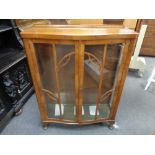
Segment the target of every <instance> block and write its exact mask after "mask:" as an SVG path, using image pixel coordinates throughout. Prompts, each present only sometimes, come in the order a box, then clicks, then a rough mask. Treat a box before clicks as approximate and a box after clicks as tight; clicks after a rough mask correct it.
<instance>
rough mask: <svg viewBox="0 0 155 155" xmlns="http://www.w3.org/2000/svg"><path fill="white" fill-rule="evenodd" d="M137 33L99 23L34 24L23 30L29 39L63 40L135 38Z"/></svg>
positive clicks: (25, 36) (23, 35) (24, 36)
mask: <svg viewBox="0 0 155 155" xmlns="http://www.w3.org/2000/svg"><path fill="white" fill-rule="evenodd" d="M137 35H138V33H137V32H135V31H134V30H131V29H127V28H123V27H118V26H110V27H109V26H99V25H96V26H95V25H34V26H33V27H31V28H28V29H25V30H24V31H22V32H21V36H22V38H27V39H63V40H97V39H131V38H132V39H133V38H137Z"/></svg>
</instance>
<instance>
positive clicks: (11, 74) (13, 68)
mask: <svg viewBox="0 0 155 155" xmlns="http://www.w3.org/2000/svg"><path fill="white" fill-rule="evenodd" d="M32 93H33V87H32V81H31V76H30V72H29V68H28V65H27V60H26V56H25V53H24V50H23V42H22V40H21V38H20V36H19V29H18V27H17V26H16V24H15V22H14V20H8V19H3V20H0V131H2V129H3V128H4V127H5V125H6V124H7V123H8V121H9V120H10V118H11V117H12V116H13V115H17V114H19V112H20V111H21V108H22V106H23V105H24V103H25V101H26V100H27V99H28V98H29V97H30V95H31V94H32Z"/></svg>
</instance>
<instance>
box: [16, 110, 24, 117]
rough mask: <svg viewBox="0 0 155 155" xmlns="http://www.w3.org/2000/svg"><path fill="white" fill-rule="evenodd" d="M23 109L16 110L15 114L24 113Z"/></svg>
mask: <svg viewBox="0 0 155 155" xmlns="http://www.w3.org/2000/svg"><path fill="white" fill-rule="evenodd" d="M22 112H23V109H19V110H18V111H16V112H15V116H19V115H20V114H22Z"/></svg>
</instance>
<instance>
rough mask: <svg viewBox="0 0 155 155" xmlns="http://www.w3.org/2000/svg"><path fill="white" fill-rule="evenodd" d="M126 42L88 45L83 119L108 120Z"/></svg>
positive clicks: (82, 99)
mask: <svg viewBox="0 0 155 155" xmlns="http://www.w3.org/2000/svg"><path fill="white" fill-rule="evenodd" d="M121 49H122V44H108V45H103V44H96V45H84V51H83V52H81V53H83V62H82V63H83V70H82V71H81V72H80V73H79V74H80V75H79V76H80V77H81V76H83V79H82V81H83V82H82V88H81V93H80V94H81V96H80V98H81V103H80V101H79V104H80V105H81V111H82V114H81V121H82V122H85V121H95V120H98V119H108V117H109V114H110V110H111V106H112V100H113V96H114V92H115V94H116V93H117V92H116V91H115V87H116V79H117V77H118V76H117V75H118V72H119V69H120V62H121Z"/></svg>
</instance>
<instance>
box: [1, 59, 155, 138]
mask: <svg viewBox="0 0 155 155" xmlns="http://www.w3.org/2000/svg"><path fill="white" fill-rule="evenodd" d="M146 63H147V67H146V70H145V73H144V76H143V77H142V78H139V77H138V76H137V73H136V72H133V71H132V72H131V71H129V73H128V76H127V79H126V82H125V86H124V89H123V94H122V98H121V103H120V106H119V109H118V113H117V117H116V123H117V128H116V129H113V130H110V129H109V128H107V127H106V126H101V125H99V124H96V125H87V126H68V125H59V124H51V125H50V126H49V127H48V129H47V130H44V129H43V128H42V126H41V123H40V118H39V111H38V107H37V101H36V96H35V95H33V96H32V97H31V98H30V99H29V100H28V101H27V103H26V104H25V106H24V108H23V113H22V114H21V115H20V116H16V117H14V118H13V119H12V120H11V121H10V123H9V124H8V125H7V126H6V128H5V129H4V130H3V131H2V133H1V134H2V135H21V134H22V135H73V134H74V135H131V134H133V135H152V134H153V133H154V132H155V84H152V85H151V86H150V87H149V89H148V90H147V91H144V87H145V85H146V82H147V79H148V77H149V75H150V73H151V70H152V68H153V66H155V58H146Z"/></svg>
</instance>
